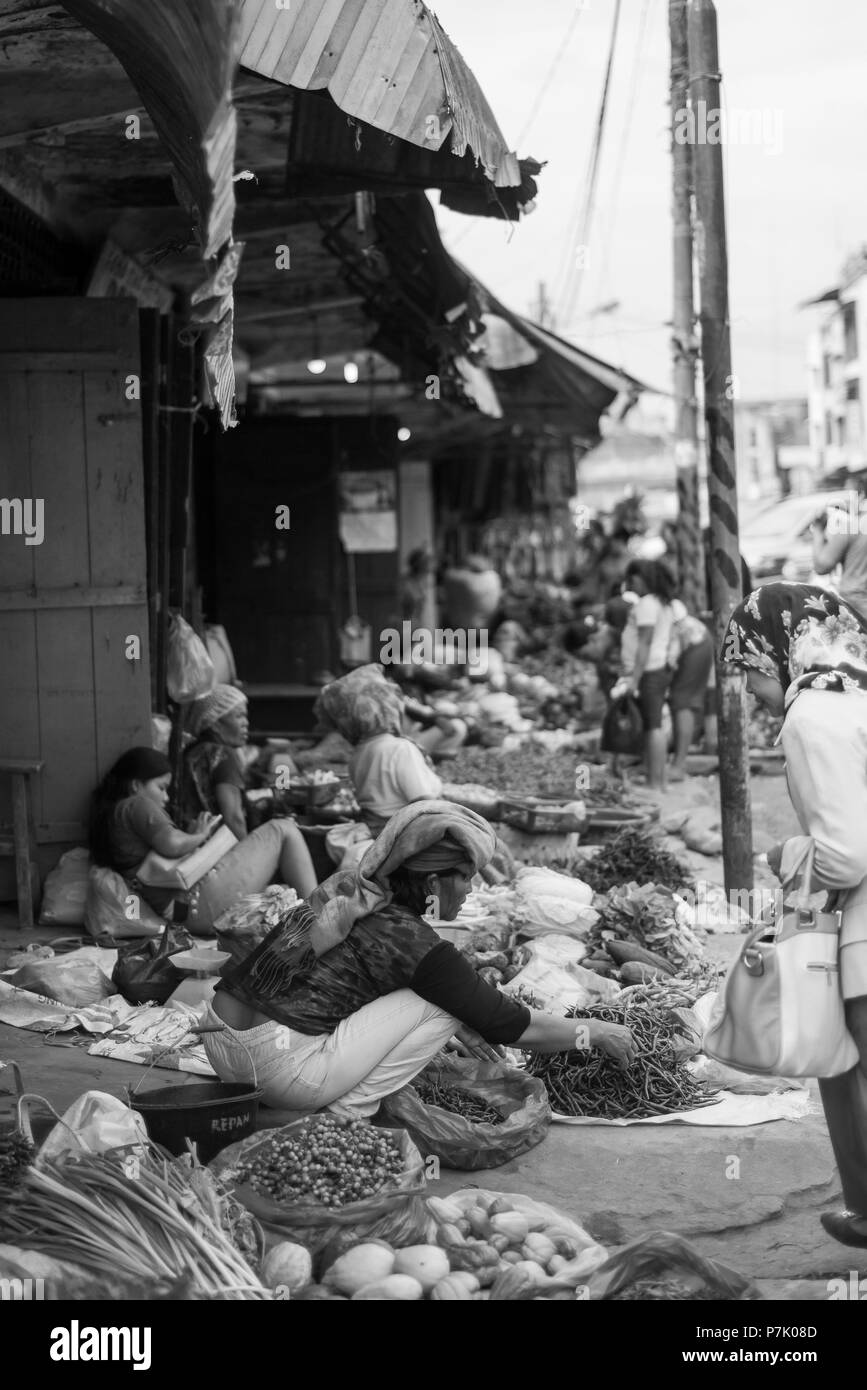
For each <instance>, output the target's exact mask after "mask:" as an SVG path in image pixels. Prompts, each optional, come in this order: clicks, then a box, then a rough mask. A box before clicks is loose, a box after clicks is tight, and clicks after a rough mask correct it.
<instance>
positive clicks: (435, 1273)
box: [394, 1245, 449, 1293]
mask: <svg viewBox="0 0 867 1390" xmlns="http://www.w3.org/2000/svg"><path fill="white" fill-rule="evenodd" d="M394 1273H395V1274H408V1275H409V1276H410V1277H411V1278H412V1279H417V1280H418V1282H419V1283H420V1284H421V1286H422V1288H423V1289H424V1291H425V1293H427V1291H428V1289H432V1288H433V1286H434V1284H438V1283H439V1282H440V1280H441V1279H445V1277H446V1275H447V1274H448V1273H449V1258H448V1255H447V1254H446V1252H445V1251H444V1250H441V1249H440V1248H439V1246H438V1245H407V1246H405V1247H404V1249H403V1250H398V1252H397V1256H396V1258H395V1261H394Z"/></svg>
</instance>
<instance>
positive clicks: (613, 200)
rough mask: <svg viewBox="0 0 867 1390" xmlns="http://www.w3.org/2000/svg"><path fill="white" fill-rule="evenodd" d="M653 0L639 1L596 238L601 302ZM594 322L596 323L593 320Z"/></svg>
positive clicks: (636, 103)
mask: <svg viewBox="0 0 867 1390" xmlns="http://www.w3.org/2000/svg"><path fill="white" fill-rule="evenodd" d="M654 6H655V0H643V3H642V7H641V17H640V19H639V21H638V39H637V41H636V45H635V57H634V59H633V63H632V71H631V73H630V77H629V84H628V86H627V89H626V99H627V106H626V121H625V123H624V126H623V131H622V134H621V137H620V146H619V149H618V152H617V161H616V164H615V169H614V178H613V181H612V185H611V196H610V198H609V201H608V215H607V217H606V219H605V227H604V230H603V232H602V235H601V236H600V238H599V241H600V245H601V247H602V263H601V266H600V269H599V275H598V277H597V278H596V288H597V293H598V296H599V299H600V301H604V300H605V299H606V297H607V291H608V272H609V266H610V262H611V245H612V242H613V239H614V226H615V221H616V218H617V210H618V206H619V203H620V190H621V185H622V182H623V171H624V168H625V166H626V156H627V152H628V149H629V140H630V136H631V135H632V129H633V120H634V116H635V110H636V107H637V106H638V95H639V92H640V90H641V80H642V77H643V76H644V71H645V66H646V65H645V63H644V56H645V46H646V43H647V34H648V25H649V21H650V15H651V11H652V10H653V9H654ZM593 322H594V323H595V322H596V320H593Z"/></svg>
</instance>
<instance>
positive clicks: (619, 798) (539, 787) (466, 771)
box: [448, 738, 631, 806]
mask: <svg viewBox="0 0 867 1390" xmlns="http://www.w3.org/2000/svg"><path fill="white" fill-rule="evenodd" d="M579 766H580V768H581V776H580V778H579V777H578V775H577V770H578V767H579ZM448 775H449V781H450V782H451V783H462V782H468V783H478V784H481V785H484V786H486V787H494V788H496V789H497V790H498V791H500V792H512V793H515V794H517V795H520V796H554V797H559V796H562V797H563V798H564V800H566V801H569V800H571V799H572V798H573V797H575V796H576V794H577V795H578V796H580V797H581V799H582V800H583V801H585V802H586V803H587V804H588V805H606V806H626V805H628V804H630V801H631V799H630V797H629V795H628V792H627V791H626V790H625V789H624V787H623V784H622V783H621V782H620V781H617V780H615V779H614V778H613V777H610V776H608V774H607V773H606V770H605V769H604V768H603V767H601V766H596V765H594V764H590V763H588V762H586V761H584V760H583V759H581V757H580V755H579V754H578V753H575V754H574V759H573V758H570V756H569V754H568V752H566V751H562V750H558V751H556V752H552V751H550V750H548V749H546V748H544V747H540V746H539V745H538V744H535V743H534V742H533V740H532V738H531V739H530V740H528V741H527V742H526V743H524V744H523V745H522V746H521V747H520V748H515V749H511V750H510V751H509V752H508V753H501V752H498V751H497V750H496V749H491V748H461V749H459V750H458V752H457V754H456V755H455V757H454V758H450V759H449V762H448Z"/></svg>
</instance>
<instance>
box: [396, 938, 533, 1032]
mask: <svg viewBox="0 0 867 1390" xmlns="http://www.w3.org/2000/svg"><path fill="white" fill-rule="evenodd" d="M410 989H413V990H415V992H416V994H418V995H421V997H422V999H426V1000H427V1001H428V1003H429V1004H436V1006H437V1008H439V1009H443V1010H444V1012H445V1013H447V1014H451V1015H452V1017H453V1018H456V1019H459V1021H460V1022H461V1023H466V1024H467V1026H468V1027H470V1028H475V1030H476V1032H477V1033H481V1035H482V1037H483V1038H484V1039H485V1042H489V1043H516V1042H517V1041H518V1039H519V1038H520V1037H521V1035H522V1033H524V1032H525V1031H526V1029H527V1028H528V1027H529V1026H530V1010H529V1009H528V1008H526V1006H525V1005H524V1004H516V1003H515V1002H514V1000H512V999H509V998H508V997H507V995H505V994H502V993H501V992H500V990H498V989H496V988H495V986H494V985H489V984H486V983H485V981H484V980H480V979H479V977H478V975H477V974H476V972H475V970H474V969H473V967H472V966H471V965H470V963H469V961H468V960H465V958H464V957H463V956H462V955H461V953H460V951H457V950H455V948H454V946H452V945H450V944H449V942H448V941H440V942H439V943H438V945H436V946H434V948H433V950H432V951H428V953H427V955H426V956H425V957H424V959H423V960H422V961H420V962H419V964H418V966H417V967H416V970H415V974H414V975H413V977H412V980H411V982H410Z"/></svg>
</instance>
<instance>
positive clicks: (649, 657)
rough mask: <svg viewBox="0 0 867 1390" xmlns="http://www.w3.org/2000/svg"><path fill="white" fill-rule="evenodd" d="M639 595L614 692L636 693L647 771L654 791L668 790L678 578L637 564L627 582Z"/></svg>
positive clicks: (647, 563)
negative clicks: (667, 711)
mask: <svg viewBox="0 0 867 1390" xmlns="http://www.w3.org/2000/svg"><path fill="white" fill-rule="evenodd" d="M624 587H625V589H626V590H627V591H629V592H631V593H634V594H636V595H637V598H638V602H637V603H636V604H635V605H634V607H633V608H632V610H631V611H630V614H629V618H628V620H627V623H626V628H625V630H624V633H623V641H622V644H621V653H622V658H623V676H622V677H621V679H620V680H619V681H618V683H617V685H615V687H614V689H613V690H612V692H611V697H612V699H614V700H617V699H619V698H620V696H621V695H625V694H632V695H634V696H635V697H636V698H637V700H638V703H639V706H640V708H641V718H642V721H643V723H644V770H645V777H646V780H647V786H648V788H649V789H650V790H651V791H664V790H665V765H666V754H667V749H666V742H665V734H664V733H663V729H662V711H663V707H664V705H665V700H666V696H667V695H668V687H669V683H670V681H671V669H670V667H669V665H668V660H669V649H670V646H671V638H672V632H673V629H674V621H675V615H674V609H673V608H672V600H673V598H674V580H673V579H672V577H671V573H670V571H669V570H668V569H666V567H665V565H663V564H661V563H660V562H659V561H658V560H633V561H631V563H630V564H629V566H628V568H627V570H626V575H625V579H624Z"/></svg>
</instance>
